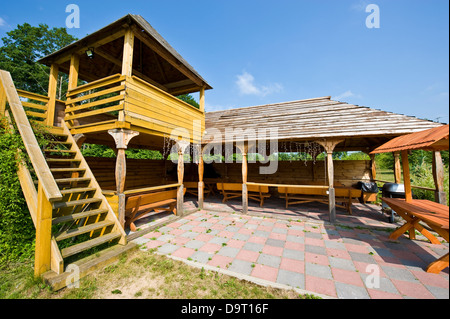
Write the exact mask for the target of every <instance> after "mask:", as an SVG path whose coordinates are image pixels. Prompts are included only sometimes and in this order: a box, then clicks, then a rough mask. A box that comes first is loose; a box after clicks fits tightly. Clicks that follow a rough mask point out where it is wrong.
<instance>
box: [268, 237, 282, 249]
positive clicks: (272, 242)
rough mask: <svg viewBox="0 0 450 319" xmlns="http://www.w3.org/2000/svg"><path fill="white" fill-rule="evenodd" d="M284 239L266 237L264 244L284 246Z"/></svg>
mask: <svg viewBox="0 0 450 319" xmlns="http://www.w3.org/2000/svg"><path fill="white" fill-rule="evenodd" d="M284 244H285V241H283V240H279V239H273V238H268V239H267V240H266V245H269V246H275V247H284Z"/></svg>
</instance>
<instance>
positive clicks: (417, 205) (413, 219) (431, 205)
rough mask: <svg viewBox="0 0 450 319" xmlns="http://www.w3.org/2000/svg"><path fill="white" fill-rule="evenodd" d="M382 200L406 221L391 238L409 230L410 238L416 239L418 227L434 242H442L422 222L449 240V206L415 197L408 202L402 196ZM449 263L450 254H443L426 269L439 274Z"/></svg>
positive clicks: (395, 237)
mask: <svg viewBox="0 0 450 319" xmlns="http://www.w3.org/2000/svg"><path fill="white" fill-rule="evenodd" d="M382 200H383V201H384V202H385V203H386V204H387V205H388V206H389V207H391V208H392V209H393V210H394V211H395V212H396V213H397V214H398V215H399V216H401V217H402V218H403V219H404V220H405V221H406V223H405V224H404V225H402V226H401V227H399V228H397V229H396V230H395V231H394V232H393V233H392V234H391V235H390V236H389V238H390V239H393V240H395V239H397V238H399V237H400V236H401V235H403V234H404V233H405V232H407V231H408V233H409V238H410V239H415V238H416V235H415V230H416V229H417V230H418V231H419V232H421V233H422V234H423V235H424V236H425V237H426V238H428V239H429V240H430V241H431V243H433V244H437V245H439V244H441V242H440V241H439V240H438V239H437V238H436V237H435V236H434V235H433V234H432V233H430V232H429V231H428V230H427V229H426V228H424V227H423V226H422V225H420V224H419V223H420V222H423V223H425V224H426V225H428V226H429V227H430V228H431V229H432V230H434V231H435V232H436V233H438V234H439V235H440V236H441V237H442V238H444V239H445V240H446V241H447V242H449V207H448V206H446V205H442V204H439V203H436V202H432V201H429V200H418V199H413V200H412V201H410V202H406V201H405V199H402V198H384V197H383V198H382ZM448 265H449V254H448V253H447V254H446V255H444V256H442V257H441V258H439V259H437V260H436V261H434V262H432V263H431V264H429V265H428V267H427V269H426V271H427V272H430V273H435V274H438V273H439V272H441V270H443V269H444V268H446V267H448Z"/></svg>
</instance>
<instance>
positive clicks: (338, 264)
mask: <svg viewBox="0 0 450 319" xmlns="http://www.w3.org/2000/svg"><path fill="white" fill-rule="evenodd" d="M328 260H329V262H330V266H331V267H334V268H339V269H345V270H352V271H356V268H355V265H354V264H353V262H352V261H351V260H348V259H344V258H338V257H332V256H328Z"/></svg>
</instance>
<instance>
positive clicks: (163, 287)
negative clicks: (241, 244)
mask: <svg viewBox="0 0 450 319" xmlns="http://www.w3.org/2000/svg"><path fill="white" fill-rule="evenodd" d="M0 277H1V278H2V281H1V283H0V299H11V298H12V299H113V298H124V299H125V298H126V299H129V298H131V299H136V298H143V299H146V298H148V299H202V298H204V299H312V298H314V299H317V297H315V296H311V295H300V294H299V293H297V292H296V291H294V290H284V289H276V288H271V287H263V286H260V285H257V284H254V283H251V282H248V281H245V280H239V279H237V278H234V277H231V276H227V275H224V274H220V273H219V272H215V271H207V270H205V269H203V268H202V269H198V268H195V267H191V266H189V265H186V264H185V263H183V262H181V261H177V260H173V259H170V258H168V257H166V256H161V255H158V254H156V253H154V252H153V251H151V250H149V251H139V250H137V251H133V252H131V253H129V254H128V255H127V254H124V255H123V256H122V257H121V259H120V260H119V261H118V262H116V263H115V264H112V265H110V266H108V267H106V268H104V269H101V270H98V271H96V272H95V273H93V274H91V275H89V276H87V277H85V278H83V279H82V280H81V281H80V286H79V288H64V289H62V290H60V291H56V292H55V291H52V290H51V288H50V287H49V286H47V285H45V284H44V283H43V282H42V281H41V280H40V279H35V278H34V277H33V263H32V261H28V262H23V263H14V264H8V265H2V266H1V268H0Z"/></svg>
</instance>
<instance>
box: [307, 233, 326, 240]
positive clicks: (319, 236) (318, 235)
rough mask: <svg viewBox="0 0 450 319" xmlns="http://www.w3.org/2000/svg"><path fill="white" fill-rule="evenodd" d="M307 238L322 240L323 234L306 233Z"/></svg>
mask: <svg viewBox="0 0 450 319" xmlns="http://www.w3.org/2000/svg"><path fill="white" fill-rule="evenodd" d="M305 237H306V238H315V239H322V234H321V233H313V232H306V233H305Z"/></svg>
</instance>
